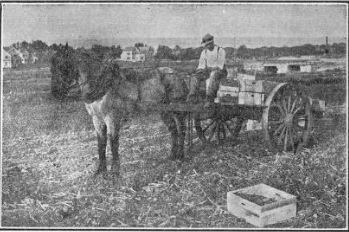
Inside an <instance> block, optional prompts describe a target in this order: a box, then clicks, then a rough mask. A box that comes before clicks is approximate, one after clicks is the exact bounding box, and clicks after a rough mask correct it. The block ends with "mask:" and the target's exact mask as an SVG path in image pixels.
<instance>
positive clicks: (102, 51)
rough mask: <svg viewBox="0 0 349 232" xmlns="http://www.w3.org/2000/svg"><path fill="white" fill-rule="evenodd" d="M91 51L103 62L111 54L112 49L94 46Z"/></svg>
mask: <svg viewBox="0 0 349 232" xmlns="http://www.w3.org/2000/svg"><path fill="white" fill-rule="evenodd" d="M91 51H92V52H93V53H94V54H96V56H97V57H98V58H99V59H101V60H103V59H104V58H105V57H106V56H107V55H108V54H109V51H110V47H107V46H102V45H98V44H94V45H92V48H91Z"/></svg>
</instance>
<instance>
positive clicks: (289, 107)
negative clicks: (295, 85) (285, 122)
mask: <svg viewBox="0 0 349 232" xmlns="http://www.w3.org/2000/svg"><path fill="white" fill-rule="evenodd" d="M287 101H288V102H287V111H288V112H290V110H291V95H289V96H288V99H287Z"/></svg>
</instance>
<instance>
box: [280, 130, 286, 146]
mask: <svg viewBox="0 0 349 232" xmlns="http://www.w3.org/2000/svg"><path fill="white" fill-rule="evenodd" d="M285 130H286V127H283V128H282V131H281V133H280V137H279V139H278V145H280V144H281V142H282V139H283V138H284V133H285Z"/></svg>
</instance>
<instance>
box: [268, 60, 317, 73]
mask: <svg viewBox="0 0 349 232" xmlns="http://www.w3.org/2000/svg"><path fill="white" fill-rule="evenodd" d="M263 67H264V72H269V73H278V74H279V73H294V72H311V71H312V66H311V65H310V64H306V63H266V64H264V65H263Z"/></svg>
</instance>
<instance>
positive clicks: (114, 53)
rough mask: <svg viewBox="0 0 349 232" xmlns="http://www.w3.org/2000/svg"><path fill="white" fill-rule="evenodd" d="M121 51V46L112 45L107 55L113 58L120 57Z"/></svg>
mask: <svg viewBox="0 0 349 232" xmlns="http://www.w3.org/2000/svg"><path fill="white" fill-rule="evenodd" d="M121 53H122V48H121V46H120V45H118V46H117V47H115V46H114V45H113V46H112V47H111V49H110V52H109V56H110V57H111V58H113V59H117V58H120V56H121Z"/></svg>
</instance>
